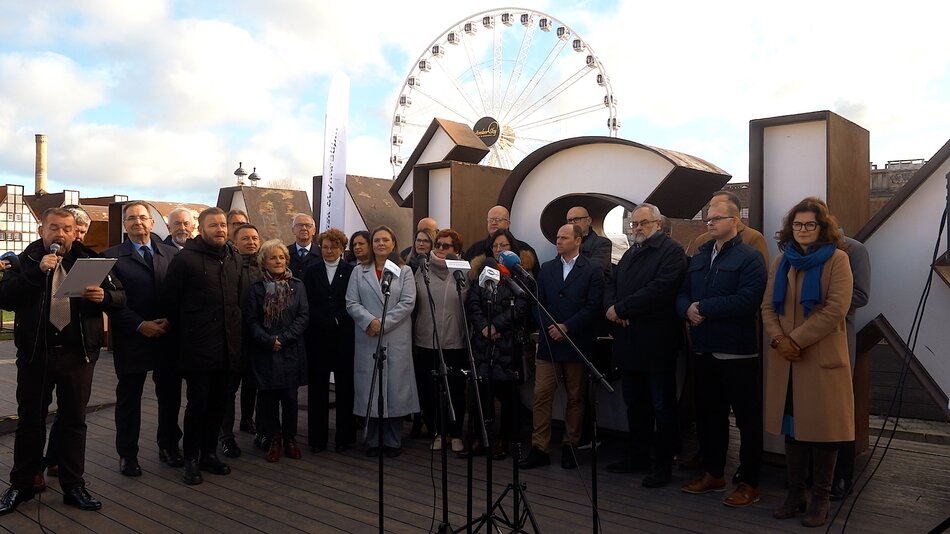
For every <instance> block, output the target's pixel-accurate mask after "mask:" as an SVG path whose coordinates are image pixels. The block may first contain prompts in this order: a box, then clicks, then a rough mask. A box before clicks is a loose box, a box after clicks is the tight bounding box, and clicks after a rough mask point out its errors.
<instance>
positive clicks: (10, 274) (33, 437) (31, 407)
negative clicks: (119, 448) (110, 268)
mask: <svg viewBox="0 0 950 534" xmlns="http://www.w3.org/2000/svg"><path fill="white" fill-rule="evenodd" d="M75 224H76V223H75V217H74V216H73V214H72V213H70V212H69V211H67V210H64V209H62V208H50V209H48V210H46V211H45V212H44V213H43V216H42V219H41V223H40V228H39V234H40V239H38V240H36V241H34V242H32V243H30V244H29V245H28V246H27V247H26V249H25V250H24V251H23V252H22V253H21V254H20V256H19V267H20V271H19V272H14V271H13V270H12V269H11V270H9V271H7V272H5V273H4V277H3V281H2V282H0V307H3V308H4V309H8V310H13V311H14V312H16V324H15V326H14V329H13V332H14V333H13V339H14V343H15V344H16V347H17V392H16V397H17V416H18V418H19V419H18V421H17V429H16V439H15V440H14V444H13V469H12V470H11V471H10V487H9V488H7V490H6V492H4V493H3V495H2V496H0V515H5V514H9V513H11V512H13V511H14V510H16V508H17V506H19V504H20V503H22V502H24V501H27V500H29V499H31V498H32V497H33V492H34V490H33V482H34V477H35V476H36V475H37V474H38V473H40V470H41V468H42V460H43V444H44V443H45V441H46V416H47V412H48V410H49V405H50V403H51V402H52V392H53V387H55V388H56V390H57V413H58V415H59V427H60V441H59V460H60V463H59V483H60V486H61V487H62V489H63V502H64V503H65V504H68V505H71V506H76V507H78V508H80V509H82V510H98V509H100V508H101V507H102V503H100V502H99V501H98V500H96V499H94V498H93V497H92V495H90V494H89V492H88V491H87V490H86V484H85V481H84V480H83V472H84V464H85V456H86V455H85V451H86V404H87V403H88V402H89V394H90V392H91V390H92V376H93V370H94V369H95V364H96V361H97V360H98V359H99V350H100V347H101V346H102V342H103V339H104V335H103V322H102V312H103V311H113V310H115V309H117V308H120V307H122V306H124V305H125V292H124V291H123V290H122V284H121V283H120V282H119V281H118V279H117V278H116V277H115V276H112V275H109V276H107V277H106V279H105V280H103V281H102V283H101V284H100V285H98V286H88V287H86V288H85V290H84V291H83V292H82V295H81V297H74V298H65V297H63V298H52V296H53V295H54V294H55V292H56V291H55V290H56V288H58V287H59V285H60V283H61V282H62V280H63V279H64V278H65V277H66V274H67V273H68V272H69V271H70V270H72V268H73V267H74V265H75V264H76V261H78V260H79V259H82V258H94V257H97V256H98V255H97V254H96V253H95V252H93V251H92V250H90V249H88V248H86V247H85V246H83V245H82V244H81V243H78V242H75ZM54 249H56V250H54Z"/></svg>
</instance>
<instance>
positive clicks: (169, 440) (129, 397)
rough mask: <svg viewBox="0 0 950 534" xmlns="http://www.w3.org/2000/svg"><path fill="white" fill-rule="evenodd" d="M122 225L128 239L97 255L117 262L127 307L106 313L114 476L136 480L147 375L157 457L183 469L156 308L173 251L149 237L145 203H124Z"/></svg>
mask: <svg viewBox="0 0 950 534" xmlns="http://www.w3.org/2000/svg"><path fill="white" fill-rule="evenodd" d="M122 224H123V226H124V227H125V233H126V235H127V236H128V239H127V240H126V241H125V242H123V243H122V244H121V245H117V246H114V247H112V248H109V249H107V250H105V251H104V252H103V253H102V254H103V256H105V257H107V258H116V259H117V261H116V264H115V272H116V275H117V276H118V277H119V280H121V281H122V285H123V286H125V288H126V298H127V300H126V307H124V308H122V309H120V310H116V311H114V312H112V313H111V314H110V318H111V319H112V341H113V345H114V349H113V358H114V360H115V373H116V375H117V377H118V382H117V384H116V388H115V396H116V404H115V448H116V452H118V453H119V471H120V472H121V473H122V474H123V475H125V476H130V477H137V476H139V475H141V474H142V468H141V467H140V466H139V461H138V452H139V431H140V428H141V423H142V390H143V388H144V386H145V378H146V376H147V375H148V372H149V371H152V382H154V383H155V396H156V397H158V450H159V458H160V459H161V460H162V461H163V462H165V463H167V464H168V465H170V466H172V467H181V466H182V465H184V459H183V458H182V456H181V452H180V450H179V448H178V440H179V439H181V435H182V433H181V428H180V427H179V426H178V413H179V411H180V409H181V375H180V374H179V372H178V362H177V357H176V354H175V349H174V347H172V346H169V342H168V338H167V337H166V336H165V334H166V333H167V332H168V320H167V319H166V318H165V317H164V316H163V315H162V313H161V311H160V310H159V303H158V296H159V294H160V291H161V287H162V283H163V282H164V280H165V272H166V271H167V269H168V264H169V263H171V261H172V258H173V257H175V254H177V253H178V251H177V250H175V247H171V246H169V245H166V244H164V243H161V242H159V240H158V239H157V237H156V236H154V235H153V234H152V228H153V227H154V225H155V221H154V220H153V219H152V217H151V215H149V208H148V205H147V204H145V203H144V202H141V201H135V202H130V203H128V204H126V205H125V208H124V209H123V216H122Z"/></svg>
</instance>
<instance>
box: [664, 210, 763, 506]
mask: <svg viewBox="0 0 950 534" xmlns="http://www.w3.org/2000/svg"><path fill="white" fill-rule="evenodd" d="M739 224H740V223H739V209H738V208H737V207H736V205H735V204H733V203H732V202H719V203H714V204H712V205H711V206H710V207H709V210H708V212H707V215H706V227H707V228H708V232H707V233H708V234H709V236H710V237H711V239H710V240H709V241H707V242H706V243H704V244H703V245H702V246H701V247H699V250H697V251H696V255H694V256H693V258H692V259H691V260H690V263H689V271H688V273H687V276H686V280H685V281H684V282H683V286H682V287H681V288H680V291H679V296H678V297H677V300H676V311H677V313H678V314H679V316H680V317H681V318H683V319H685V320H686V321H687V322H688V323H689V327H690V334H691V339H692V352H693V357H694V358H695V362H696V381H695V383H694V385H695V395H696V399H697V403H696V405H697V412H698V413H697V422H698V424H697V428H698V431H699V442H700V447H701V448H702V450H703V460H704V466H703V467H704V470H705V472H704V473H703V475H702V476H701V477H699V478H697V479H696V480H693V481H691V482H689V483H687V484H684V485H683V486H682V488H681V489H682V491H683V492H685V493H692V494H701V493H710V492H719V491H723V490H724V489H725V487H726V480H725V477H724V473H723V471H724V469H725V465H726V452H727V451H728V449H729V411H730V408H731V409H732V411H734V412H735V414H736V426H737V427H739V434H740V443H741V445H740V448H739V460H740V462H741V464H742V476H741V480H740V481H739V484H738V485H737V486H736V488H735V490H733V492H732V493H731V494H730V495H729V496H728V497H727V498H726V500H725V501H723V503H724V504H725V505H726V506H733V507H740V506H748V505H750V504H753V503H756V502H758V501H759V490H758V485H759V465H760V463H761V456H762V398H761V395H760V394H759V336H758V310H759V306H760V305H761V303H762V295H763V294H764V292H765V286H766V283H767V281H768V273H767V270H766V268H765V262H764V261H763V260H762V255H761V254H759V253H758V251H756V250H755V249H754V248H753V247H751V246H749V245H746V244H744V243H743V242H742V238H741V237H739Z"/></svg>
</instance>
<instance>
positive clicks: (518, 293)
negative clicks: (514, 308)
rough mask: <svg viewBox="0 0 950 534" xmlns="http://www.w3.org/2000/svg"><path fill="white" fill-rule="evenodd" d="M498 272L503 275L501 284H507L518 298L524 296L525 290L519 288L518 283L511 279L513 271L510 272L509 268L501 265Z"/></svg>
mask: <svg viewBox="0 0 950 534" xmlns="http://www.w3.org/2000/svg"><path fill="white" fill-rule="evenodd" d="M498 272H500V273H501V283H503V284H505V286H506V287H507V288H508V289H510V290H511V292H512V293H514V294H515V296H516V297H522V296H524V289H521V286H519V285H518V283H517V282H515V280H514V278H512V277H511V271H509V270H508V268H507V267H505V266H504V265H499V266H498Z"/></svg>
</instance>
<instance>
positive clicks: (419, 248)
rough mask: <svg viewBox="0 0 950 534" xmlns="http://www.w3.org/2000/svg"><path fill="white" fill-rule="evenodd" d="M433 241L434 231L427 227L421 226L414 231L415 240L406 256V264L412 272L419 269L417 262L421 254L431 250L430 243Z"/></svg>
mask: <svg viewBox="0 0 950 534" xmlns="http://www.w3.org/2000/svg"><path fill="white" fill-rule="evenodd" d="M433 243H435V232H433V231H432V230H430V229H428V228H421V229H420V230H419V231H417V232H416V240H415V241H414V242H413V243H412V251H411V252H409V255H408V256H407V257H406V264H407V265H409V268H410V269H412V272H416V271H418V270H419V262H420V261H421V258H422V256H428V255H429V253H430V252H432V244H433Z"/></svg>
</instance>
